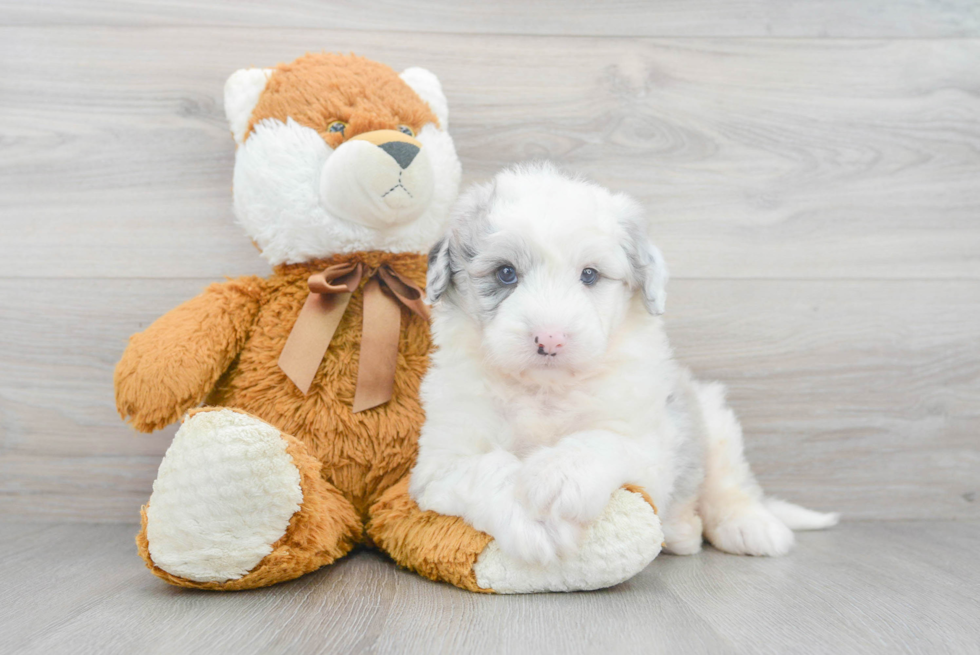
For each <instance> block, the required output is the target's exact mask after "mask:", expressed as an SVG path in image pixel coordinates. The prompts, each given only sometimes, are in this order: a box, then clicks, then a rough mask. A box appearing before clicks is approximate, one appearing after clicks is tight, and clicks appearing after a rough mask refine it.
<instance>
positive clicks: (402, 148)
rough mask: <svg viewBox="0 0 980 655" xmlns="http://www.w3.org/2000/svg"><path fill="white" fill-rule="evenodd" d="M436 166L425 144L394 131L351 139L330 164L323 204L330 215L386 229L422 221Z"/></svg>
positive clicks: (322, 182)
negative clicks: (420, 219)
mask: <svg viewBox="0 0 980 655" xmlns="http://www.w3.org/2000/svg"><path fill="white" fill-rule="evenodd" d="M433 185H434V180H433V174H432V165H431V163H430V161H429V157H428V154H427V153H426V149H425V147H424V146H423V144H422V143H421V142H420V141H418V140H416V139H414V138H413V137H410V136H408V135H407V134H402V133H401V132H397V131H395V130H376V131H373V132H366V133H364V134H359V135H357V136H355V137H352V138H351V139H349V140H348V141H347V142H345V143H344V144H342V145H341V146H339V147H338V148H337V149H336V150H334V151H333V153H332V154H331V155H330V157H329V158H328V159H327V162H326V164H325V165H324V167H323V171H322V174H321V176H320V200H321V202H322V203H323V206H324V208H325V209H326V210H327V211H329V212H330V213H331V214H333V215H335V216H337V217H339V218H342V219H344V220H346V221H349V222H352V223H359V224H361V225H364V226H366V227H370V228H374V229H385V228H389V227H395V226H398V225H402V224H404V223H408V222H410V221H413V220H415V219H416V218H418V217H419V216H420V215H421V214H422V212H424V211H425V209H426V208H427V207H428V206H429V202H430V201H431V199H432V191H433Z"/></svg>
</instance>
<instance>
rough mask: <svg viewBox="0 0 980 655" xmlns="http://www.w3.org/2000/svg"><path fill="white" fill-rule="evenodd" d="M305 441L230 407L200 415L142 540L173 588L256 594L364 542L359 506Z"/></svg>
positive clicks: (161, 484) (172, 451)
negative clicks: (326, 473) (324, 471)
mask: <svg viewBox="0 0 980 655" xmlns="http://www.w3.org/2000/svg"><path fill="white" fill-rule="evenodd" d="M320 468H321V466H320V462H319V461H318V460H316V459H315V458H314V457H313V456H311V455H310V454H309V453H308V452H307V450H306V447H305V446H304V445H303V443H302V442H300V441H298V440H297V439H295V438H293V437H292V436H290V435H287V434H284V433H282V432H280V431H279V430H278V429H276V428H274V427H272V426H271V425H269V424H268V423H266V422H264V421H261V420H260V419H257V418H255V417H253V416H250V415H249V414H246V413H244V412H241V411H237V410H234V409H227V408H207V409H201V410H197V411H195V412H192V413H191V414H190V416H189V417H188V418H187V419H186V420H185V421H184V424H183V425H182V426H181V427H180V429H179V430H178V431H177V435H176V436H175V437H174V441H173V443H172V444H171V446H170V448H169V449H168V450H167V454H166V456H165V457H164V459H163V462H162V463H161V464H160V471H159V474H158V476H157V479H156V481H155V482H154V483H153V494H152V495H151V496H150V501H149V503H148V504H147V505H146V506H145V507H143V511H142V516H143V521H142V528H141V529H140V533H139V535H137V537H136V543H137V546H138V547H139V552H140V555H142V557H143V559H144V560H145V561H146V564H147V566H148V567H149V568H150V569H151V570H152V571H153V573H155V574H156V575H158V576H159V577H161V578H163V579H164V580H166V581H167V582H169V583H171V584H175V585H179V586H182V587H195V588H199V589H221V590H233V589H251V588H253V587H263V586H266V585H270V584H274V583H276V582H282V581H284V580H291V579H293V578H296V577H299V576H300V575H303V574H304V573H308V572H310V571H313V570H315V569H318V568H320V567H321V566H324V565H325V564H329V563H330V562H333V561H334V560H336V559H337V558H339V557H341V556H343V555H344V554H346V553H347V552H348V551H349V550H350V549H351V548H352V547H353V545H354V544H355V543H356V542H357V541H359V540H360V539H361V533H362V525H361V520H360V517H359V516H358V514H357V512H356V511H355V510H354V507H353V505H351V503H350V502H349V501H348V500H347V499H346V498H344V497H343V495H342V494H341V493H340V492H339V491H338V490H337V489H336V488H335V487H333V486H332V485H330V484H329V483H328V482H326V481H325V480H323V478H322V477H321V476H320Z"/></svg>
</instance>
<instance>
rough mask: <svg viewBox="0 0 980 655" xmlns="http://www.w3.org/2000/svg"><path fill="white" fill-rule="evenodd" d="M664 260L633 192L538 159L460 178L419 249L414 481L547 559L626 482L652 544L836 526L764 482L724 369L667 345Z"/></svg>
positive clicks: (721, 543)
mask: <svg viewBox="0 0 980 655" xmlns="http://www.w3.org/2000/svg"><path fill="white" fill-rule="evenodd" d="M666 283H667V268H666V266H665V264H664V258H663V256H662V255H661V253H660V251H659V250H658V249H657V247H656V246H654V245H653V243H652V242H651V241H650V240H649V238H648V237H647V230H646V224H645V221H644V219H643V216H642V212H641V210H640V207H639V206H638V205H637V203H636V202H634V201H633V200H631V199H630V198H628V197H627V196H625V195H623V194H617V193H611V192H610V191H608V190H606V189H603V188H601V187H599V186H596V185H594V184H590V183H588V182H584V181H581V180H579V179H575V178H572V177H569V176H567V175H565V174H563V173H562V172H560V171H559V170H557V169H556V168H555V167H553V166H551V165H549V164H533V165H526V166H518V167H514V168H511V169H508V170H505V171H503V172H501V173H499V174H498V175H497V176H496V177H495V178H494V179H493V181H491V182H490V183H488V184H483V185H480V186H475V187H473V188H471V189H470V190H469V191H468V192H467V193H466V194H464V196H462V197H461V198H460V200H459V202H458V203H457V206H456V208H455V210H454V213H453V217H452V219H451V225H450V229H449V232H448V234H447V236H445V238H443V240H442V241H440V242H439V243H438V244H437V245H436V246H435V248H434V249H433V250H432V252H431V254H430V256H429V273H428V283H427V288H428V297H429V301H430V302H432V303H433V305H434V306H433V323H432V331H433V341H434V342H435V344H436V346H437V350H436V352H435V353H434V354H433V357H432V363H431V368H430V369H429V372H428V374H427V376H426V377H425V379H424V381H423V383H422V389H421V396H422V402H423V405H424V407H425V411H426V423H425V425H424V426H423V428H422V433H421V437H420V440H419V456H418V461H417V463H416V465H415V468H414V470H413V472H412V479H411V494H412V496H413V497H414V498H415V500H416V501H417V503H418V505H419V506H420V507H421V508H422V509H423V510H429V509H431V510H434V511H437V512H440V513H442V514H450V515H456V516H460V517H462V518H463V519H465V520H466V521H467V522H468V523H470V524H471V525H472V526H473V527H475V528H477V529H479V530H482V531H484V532H486V533H488V534H490V535H491V536H492V537H494V538H495V539H496V540H497V541H498V543H499V544H500V547H501V549H502V550H503V551H504V552H505V553H508V554H509V555H511V556H513V557H516V558H520V559H523V560H525V561H529V562H534V563H538V564H547V563H550V562H552V561H554V560H555V559H556V558H561V557H564V556H566V555H569V554H571V553H574V552H575V550H576V548H577V546H578V543H579V539H580V536H581V534H582V530H583V527H584V526H586V525H588V524H589V523H590V522H591V521H593V520H594V519H596V517H598V516H599V514H600V513H601V512H602V511H603V509H604V507H605V505H606V504H607V503H608V502H609V498H610V495H611V494H612V493H613V492H614V491H615V490H617V489H618V488H620V487H621V486H623V485H624V484H627V483H632V484H636V485H639V486H641V487H643V488H644V489H646V491H647V492H648V493H649V494H650V496H651V497H652V499H653V501H654V503H655V504H656V506H657V508H659V512H660V518H661V521H662V523H663V531H664V536H665V548H666V550H668V551H669V552H673V553H675V554H685V555H686V554H692V553H696V552H698V551H699V550H700V548H701V543H702V535H703V536H704V537H706V538H707V539H708V540H709V541H710V542H711V543H712V544H713V545H714V546H715V547H716V548H719V549H720V550H723V551H726V552H729V553H737V554H745V555H782V554H784V553H786V552H787V551H789V550H790V548H791V547H792V545H793V533H792V531H791V529H815V528H822V527H827V526H830V525H833V524H834V523H836V521H837V515H836V514H819V513H817V512H812V511H810V510H806V509H803V508H802V507H798V506H795V505H791V504H789V503H785V502H782V501H776V500H773V499H767V498H765V497H763V494H762V491H761V489H760V488H759V485H758V484H757V483H756V481H755V479H754V478H753V476H752V472H751V471H750V469H749V465H748V464H747V462H746V461H745V456H744V453H743V449H742V431H741V428H740V426H739V423H738V420H737V419H736V418H735V415H734V414H733V412H732V410H731V409H730V408H729V407H728V406H727V405H726V403H725V398H724V389H723V387H722V386H721V385H720V384H717V383H715V384H702V383H700V382H698V381H696V380H694V379H693V377H692V376H691V373H690V372H689V371H688V370H687V369H686V368H684V367H682V366H681V365H679V364H678V363H677V362H676V361H675V360H674V358H673V354H672V352H671V349H670V345H669V344H668V341H667V337H666V334H665V332H664V327H663V322H662V320H661V318H660V315H661V314H663V312H664V306H665V301H666V294H665V291H664V287H665V285H666Z"/></svg>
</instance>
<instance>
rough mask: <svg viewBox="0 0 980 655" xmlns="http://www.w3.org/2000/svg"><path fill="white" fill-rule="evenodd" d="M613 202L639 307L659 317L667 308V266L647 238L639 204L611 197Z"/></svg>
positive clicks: (625, 197)
mask: <svg viewBox="0 0 980 655" xmlns="http://www.w3.org/2000/svg"><path fill="white" fill-rule="evenodd" d="M615 202H616V205H617V209H618V212H619V217H620V221H621V223H622V225H623V227H624V229H625V243H624V244H623V248H624V249H625V250H626V256H627V257H628V258H629V261H630V268H631V269H632V274H633V284H634V285H635V286H636V287H637V288H638V289H639V290H640V293H642V294H643V305H644V306H645V307H646V308H647V311H648V312H650V313H651V314H653V315H655V316H659V315H660V314H663V313H664V310H665V309H666V306H667V279H668V277H669V276H668V273H667V263H666V262H665V261H664V256H663V253H661V252H660V248H658V247H657V246H655V245H654V244H653V241H651V240H650V237H649V236H648V235H647V231H646V221H645V220H644V218H643V210H642V208H641V207H640V205H639V204H638V203H637V202H636V201H635V200H633V199H632V198H630V197H628V196H624V195H617V196H615Z"/></svg>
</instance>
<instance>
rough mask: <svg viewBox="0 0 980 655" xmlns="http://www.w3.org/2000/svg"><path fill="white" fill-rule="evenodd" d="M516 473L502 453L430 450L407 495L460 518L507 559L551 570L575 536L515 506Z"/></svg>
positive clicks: (511, 456) (517, 462)
mask: <svg viewBox="0 0 980 655" xmlns="http://www.w3.org/2000/svg"><path fill="white" fill-rule="evenodd" d="M430 433H431V428H430ZM457 445H459V442H458V441H457ZM520 468H521V462H520V460H519V459H517V457H516V456H514V454H513V453H510V452H508V451H505V450H503V449H500V448H495V449H492V450H491V451H490V452H484V453H479V452H466V451H465V450H459V449H452V450H447V449H441V450H435V449H432V448H428V449H425V450H424V451H423V452H422V453H420V455H419V459H418V461H417V463H416V466H415V469H414V470H413V471H412V480H411V489H410V493H411V495H412V497H413V498H414V499H415V501H416V502H417V503H418V505H419V507H420V508H421V509H423V510H432V511H435V512H439V513H440V514H446V515H449V516H459V517H462V518H463V519H464V520H465V521H466V522H467V523H469V524H470V525H472V526H473V527H474V528H476V529H477V530H480V531H482V532H486V533H487V534H489V535H490V536H492V537H493V538H494V539H496V540H497V542H498V544H499V545H500V548H501V549H502V550H503V551H504V552H506V553H507V554H508V555H510V556H512V557H515V558H517V559H521V560H524V561H526V562H531V563H535V564H549V563H551V562H553V561H554V560H555V559H557V557H558V553H559V551H561V552H564V551H566V550H568V549H569V548H570V547H571V546H573V545H574V543H575V541H576V539H577V536H578V532H577V531H574V534H570V533H569V531H568V529H567V528H566V527H565V526H562V525H560V524H558V523H557V522H554V521H546V520H539V519H537V518H535V517H533V516H531V515H530V513H528V511H527V510H526V509H525V507H524V506H523V505H522V504H521V503H519V502H518V501H517V499H516V497H515V486H516V479H517V474H518V472H519V470H520Z"/></svg>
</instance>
